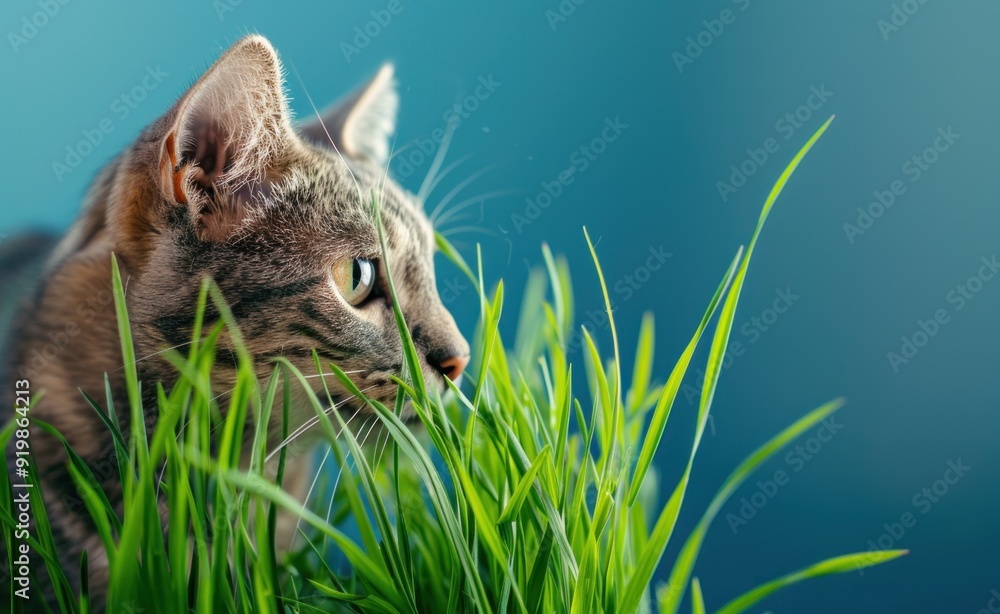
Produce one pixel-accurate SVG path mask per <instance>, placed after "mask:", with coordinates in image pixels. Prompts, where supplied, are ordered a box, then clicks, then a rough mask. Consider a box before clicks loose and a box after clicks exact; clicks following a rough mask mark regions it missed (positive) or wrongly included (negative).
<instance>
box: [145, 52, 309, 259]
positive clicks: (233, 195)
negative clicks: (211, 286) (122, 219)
mask: <svg viewBox="0 0 1000 614" xmlns="http://www.w3.org/2000/svg"><path fill="white" fill-rule="evenodd" d="M294 139H295V135H294V130H293V128H292V126H291V119H290V116H289V112H288V105H287V102H286V100H285V94H284V91H283V86H282V72H281V63H280V62H279V60H278V55H277V53H275V51H274V48H273V47H272V46H271V44H270V43H269V42H268V41H267V39H265V38H263V37H261V36H248V37H246V38H244V39H242V40H240V41H239V42H237V43H236V44H235V45H233V47H232V48H230V49H229V51H227V52H226V53H225V54H224V55H223V56H222V57H221V58H219V60H218V61H216V62H215V64H214V65H212V67H211V68H210V69H209V70H208V72H206V73H205V74H204V75H203V76H202V77H201V79H199V80H198V81H197V82H196V83H195V84H194V85H193V86H192V87H191V89H190V90H188V92H187V93H186V94H185V95H184V97H183V98H182V99H181V100H180V102H179V103H178V106H177V107H176V114H175V116H174V118H173V120H172V122H171V126H170V129H169V131H168V132H167V134H166V135H165V136H164V137H163V141H162V145H161V152H160V164H159V175H160V182H161V188H162V190H163V192H164V195H165V196H167V197H168V198H169V199H171V200H173V201H174V202H176V203H179V204H186V205H188V207H189V209H190V211H191V217H192V220H193V222H194V223H195V224H197V226H198V232H199V234H200V235H201V236H202V237H203V238H206V239H211V240H223V239H225V238H227V237H228V236H229V235H230V234H231V232H232V230H233V229H234V228H235V227H236V226H237V225H238V224H239V223H240V221H241V220H242V218H243V215H244V209H245V206H246V205H247V204H248V203H249V202H250V201H251V200H252V199H253V198H254V197H255V196H256V195H257V194H258V193H260V192H262V191H266V190H267V188H268V184H269V177H270V176H271V175H272V174H273V173H274V172H275V168H276V167H277V166H278V165H280V162H281V160H282V156H283V154H284V153H285V152H286V151H288V148H289V146H290V143H291V142H292V141H293V140H294Z"/></svg>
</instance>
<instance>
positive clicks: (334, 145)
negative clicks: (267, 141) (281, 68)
mask: <svg viewBox="0 0 1000 614" xmlns="http://www.w3.org/2000/svg"><path fill="white" fill-rule="evenodd" d="M289 65H291V67H292V72H293V73H295V78H296V79H298V81H299V85H301V86H302V91H303V92H305V95H306V100H308V101H309V106H311V107H312V110H313V113H315V114H316V119H318V120H319V125H320V126H322V127H323V132H324V133H326V138H327V139H328V140H329V141H330V146H331V147H333V150H334V151H335V152H337V155H338V156H340V160H341V162H343V163H344V166H345V167H347V172H348V173H350V175H351V180H353V181H354V189H355V190H356V191H357V194H358V200H360V201H361V202H364V197H363V196H362V194H361V186H360V185H358V178H357V177H355V176H354V171H353V170H351V165H350V164H348V163H347V159H346V158H344V155H343V154H342V153H340V149H339V148H338V147H337V144H336V143H334V142H333V137H332V136H330V131H329V130H328V129H327V127H326V123H324V122H323V115H322V114H321V113H320V112H319V109H317V108H316V103H314V102H313V99H312V96H310V95H309V90H308V88H306V84H305V83H304V82H303V81H302V77H301V76H300V75H299V71H298V69H297V68H295V64H294V63H293V62H289Z"/></svg>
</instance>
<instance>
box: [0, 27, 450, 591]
mask: <svg viewBox="0 0 1000 614" xmlns="http://www.w3.org/2000/svg"><path fill="white" fill-rule="evenodd" d="M395 88H396V86H395V81H394V77H393V70H392V67H391V65H385V66H383V67H382V68H381V69H380V70H379V71H378V73H377V74H376V76H375V77H374V78H373V79H372V80H371V81H370V82H368V83H367V84H365V85H364V86H362V87H360V88H359V89H357V90H356V91H354V92H353V93H352V94H350V95H348V96H346V97H345V98H344V99H342V100H341V101H340V102H338V103H335V104H334V105H332V106H331V107H330V108H329V109H328V110H326V111H324V112H322V113H318V114H317V117H316V118H315V119H313V120H311V121H306V122H303V123H301V124H299V125H294V124H293V122H292V117H291V114H290V110H289V108H288V103H287V99H286V96H285V93H284V89H283V69H282V66H281V63H280V61H279V58H278V55H277V53H276V52H275V50H274V48H273V47H272V45H271V44H270V42H269V41H268V40H267V39H265V38H264V37H262V36H259V35H251V36H247V37H246V38H243V39H241V40H239V41H238V42H237V43H235V44H234V45H233V46H232V47H231V48H230V49H229V50H228V51H226V52H225V53H224V54H223V55H222V56H221V57H220V58H219V59H218V60H217V61H216V62H215V64H213V65H212V66H211V68H209V69H208V71H207V72H205V73H204V75H202V76H201V78H200V79H199V80H198V81H197V82H195V84H194V85H193V86H192V87H191V88H190V89H189V90H188V91H187V92H186V93H185V94H184V95H183V96H181V97H180V98H179V100H178V101H177V102H176V103H175V104H174V105H173V106H172V107H171V108H170V109H169V110H168V111H167V112H166V113H165V114H164V115H163V116H161V117H160V118H159V119H157V120H156V121H154V122H153V123H152V124H150V125H149V126H148V127H147V128H145V129H144V130H143V131H142V133H141V134H140V135H139V137H138V138H137V139H136V140H135V141H134V142H133V143H132V144H131V145H130V146H128V147H127V148H126V149H125V150H124V151H123V152H121V153H120V154H119V155H118V156H117V157H116V158H114V159H113V160H112V161H111V162H110V163H109V164H108V165H107V166H106V167H105V168H104V169H103V170H101V171H100V173H99V174H98V175H97V177H96V179H95V180H94V182H93V184H92V185H91V187H90V189H89V191H88V192H87V194H86V197H85V200H86V202H85V208H84V210H83V212H82V213H81V215H80V217H79V219H77V220H76V222H75V223H74V224H73V225H72V227H71V228H70V230H69V231H68V232H67V233H66V234H65V236H63V237H62V238H61V239H58V241H55V240H52V241H49V242H50V243H51V244H52V248H51V250H50V252H49V254H48V257H47V260H46V261H45V263H44V265H43V266H41V267H40V269H39V270H40V272H37V271H36V272H35V273H34V275H35V277H34V279H35V280H36V282H35V284H34V285H35V287H34V289H33V290H32V292H31V294H30V296H29V297H28V299H27V300H26V301H25V303H24V304H23V306H22V307H21V309H20V311H19V312H18V313H17V315H16V316H15V317H14V322H13V324H12V326H11V329H10V332H9V334H8V338H7V347H6V349H5V362H6V367H5V376H4V379H3V380H2V381H3V382H4V384H5V385H4V394H5V395H7V398H5V399H4V406H5V407H8V408H12V407H13V406H14V402H13V396H12V395H13V390H14V382H15V381H18V380H28V381H29V382H30V388H31V391H32V393H34V394H37V393H41V392H43V391H44V396H43V397H42V398H41V399H40V401H39V402H38V403H37V405H36V406H35V407H33V408H32V409H31V413H30V415H31V416H33V417H34V418H38V419H42V420H45V421H47V422H49V423H51V424H52V425H54V426H55V427H56V428H57V429H59V430H60V431H61V432H62V434H63V435H64V436H65V437H66V439H67V440H68V441H69V443H70V445H71V446H72V447H73V448H74V450H75V451H76V453H77V454H79V455H80V456H81V457H82V458H83V459H84V460H85V461H87V462H88V463H89V464H91V465H92V467H93V468H94V473H95V475H97V476H98V478H99V479H100V480H101V481H102V487H103V488H104V490H105V492H106V493H107V494H108V496H109V498H110V499H111V501H112V502H113V503H114V504H116V505H120V502H121V485H120V483H119V482H118V475H117V470H116V469H114V467H115V465H114V462H113V454H114V444H113V441H112V438H111V434H110V432H109V430H108V429H107V428H106V427H105V426H104V425H103V424H102V423H101V421H100V419H99V417H98V416H97V414H96V412H95V411H94V410H93V408H91V407H89V406H88V404H87V402H86V400H85V399H84V397H83V395H81V394H80V391H79V390H78V389H80V390H83V391H84V392H86V393H87V394H89V395H90V396H91V397H92V398H95V399H104V398H105V393H104V388H105V384H104V374H105V373H107V374H108V377H109V378H110V385H111V396H112V398H113V401H114V403H115V406H116V407H120V408H125V407H128V398H127V393H126V390H125V385H124V381H123V371H122V369H121V367H122V354H121V350H120V345H119V344H120V342H119V335H118V332H117V328H116V327H117V321H116V317H115V312H114V302H113V299H112V294H111V258H112V254H114V256H115V257H116V258H117V261H118V265H119V267H120V270H121V274H122V279H123V280H125V286H126V293H125V294H126V304H127V307H128V312H129V317H130V319H131V324H132V334H133V340H134V344H135V350H136V356H138V357H140V359H139V360H138V361H137V363H136V367H137V369H138V373H139V377H140V380H141V381H142V382H143V383H144V385H143V388H142V390H143V396H144V399H143V402H144V408H145V409H146V420H147V431H148V430H149V429H151V428H152V427H153V423H154V421H155V413H156V412H155V407H156V399H155V384H156V383H157V382H162V383H163V384H164V386H165V387H167V388H168V389H169V386H170V383H171V380H172V378H174V377H175V373H176V371H175V370H174V369H173V368H172V367H171V366H170V365H169V364H168V363H167V362H166V361H165V360H164V359H163V358H162V354H158V353H159V352H161V351H162V350H164V349H165V348H170V347H177V346H181V347H183V345H182V344H184V343H185V342H187V341H189V340H190V336H191V331H192V325H193V318H194V311H195V305H196V299H197V294H198V291H199V287H200V285H201V283H202V280H203V278H205V277H210V278H211V279H213V280H214V282H215V283H216V284H218V287H219V288H220V289H221V291H222V294H223V296H224V297H225V299H226V301H227V302H228V304H229V306H230V307H231V309H232V312H233V314H234V316H235V318H236V320H237V322H238V324H239V326H240V331H241V334H242V336H243V338H244V341H245V343H246V346H247V349H248V350H249V352H250V353H251V355H252V356H253V358H254V363H255V365H256V368H257V370H258V375H259V376H260V377H262V378H263V377H266V376H267V375H269V374H270V372H271V370H272V369H273V363H272V362H271V359H272V358H274V357H277V356H284V357H285V358H287V359H288V360H290V361H291V362H292V363H293V364H295V365H296V366H297V367H298V368H299V369H300V370H302V371H303V372H309V371H312V372H315V366H314V363H313V359H312V352H313V350H314V349H315V350H316V351H317V352H318V353H319V355H320V356H321V357H322V358H323V359H324V360H329V361H331V362H334V363H335V364H337V365H338V366H339V367H341V368H342V369H343V370H345V371H346V372H348V373H353V375H351V377H352V379H353V380H354V382H355V383H356V384H357V386H358V387H359V388H361V389H362V390H364V391H365V394H367V395H368V396H370V397H372V398H374V399H378V400H380V401H382V402H384V403H386V404H387V405H389V406H391V405H392V404H393V402H394V400H395V396H396V388H397V387H396V385H395V384H394V382H393V381H392V380H391V379H390V376H391V375H398V374H399V373H400V371H401V368H402V364H403V352H402V344H401V340H400V335H399V333H398V330H397V327H396V323H395V320H394V317H393V310H392V299H391V297H390V292H389V288H388V286H387V278H386V269H385V266H386V260H387V258H386V255H385V254H383V253H382V250H381V248H380V243H379V237H378V232H377V226H376V219H375V217H374V216H375V214H374V211H373V208H372V206H371V198H372V194H376V195H377V196H378V198H379V202H380V211H381V218H382V222H383V225H384V230H385V240H386V245H387V251H388V254H387V256H388V260H389V261H390V262H391V265H392V274H393V282H394V287H395V291H396V294H395V296H396V300H397V301H398V304H399V306H400V308H401V309H402V312H403V314H404V316H405V318H406V320H407V323H408V325H409V327H410V330H411V335H412V338H413V341H414V343H415V345H416V347H417V348H418V350H419V353H420V355H421V361H422V371H423V375H424V377H425V378H426V379H427V381H428V382H429V383H431V384H433V385H435V386H436V387H437V388H438V389H443V388H444V386H445V383H446V382H445V378H451V379H456V378H458V376H459V375H460V374H461V373H462V370H463V369H464V368H465V366H466V365H467V363H468V360H469V345H468V343H467V342H466V340H465V338H464V337H463V336H462V334H461V332H460V331H459V329H458V327H457V326H456V324H455V320H454V319H453V317H452V315H451V314H450V313H449V312H448V310H447V309H446V308H445V307H444V305H443V303H442V301H441V299H440V297H439V296H438V294H437V291H436V284H435V277H434V264H433V255H434V251H435V237H434V232H433V229H432V227H431V224H430V222H429V221H428V219H427V217H426V216H425V214H424V213H423V211H422V204H421V203H419V202H418V201H417V198H416V197H415V196H414V195H412V194H411V193H409V192H407V191H405V190H404V189H403V188H401V187H400V186H399V185H398V184H397V183H395V182H394V181H393V180H392V179H391V178H387V177H386V169H387V165H388V158H389V154H390V141H389V138H390V136H391V134H392V133H393V131H394V130H395V124H396V113H397V109H398V103H399V98H398V94H397V92H396V89H395ZM44 241H45V240H44V239H41V240H39V241H35V242H34V243H33V244H34V245H39V244H42V242H44ZM0 259H3V258H2V257H0ZM8 260H9V262H6V263H4V264H5V266H4V267H3V270H5V271H6V270H9V271H11V273H10V275H9V276H8V277H9V279H8V278H7V277H5V278H3V279H2V281H4V282H5V283H7V282H8V281H10V283H13V279H14V277H15V276H16V274H18V273H23V271H28V273H25V274H22V275H20V277H21V278H24V277H25V275H27V276H28V277H32V273H31V271H32V269H31V267H30V266H27V265H25V266H16V267H15V266H14V264H16V263H17V262H18V261H16V260H15V259H13V258H8ZM8 265H10V266H8ZM230 358H231V355H230ZM235 374H236V370H235V365H234V361H233V360H228V361H227V360H226V355H225V353H224V352H220V360H219V363H218V365H217V366H216V369H215V371H214V377H215V381H214V382H213V383H214V384H215V385H216V386H217V388H218V390H219V391H220V392H224V391H226V390H230V389H232V387H233V381H234V378H235ZM334 380H335V378H328V379H327V384H328V385H330V386H331V390H332V392H333V394H334V396H335V398H336V399H338V400H344V401H348V400H349V399H350V396H349V395H348V394H347V392H346V391H345V389H344V388H343V387H342V386H340V385H339V384H338V383H337V382H335V381H334ZM310 381H311V382H315V384H314V385H315V389H316V391H317V392H321V391H322V390H323V388H322V382H320V381H319V380H318V379H313V380H310ZM299 405H301V407H296V408H295V411H294V415H293V416H292V418H291V422H292V424H291V428H292V429H294V428H296V427H297V426H299V425H303V424H305V423H306V420H307V419H308V418H310V417H312V416H314V412H313V410H312V409H311V408H310V407H309V406H308V405H307V404H305V403H300V404H299ZM359 405H360V402H355V403H353V404H352V403H347V404H346V405H345V408H344V410H343V411H347V410H348V409H349V410H350V412H352V413H353V412H354V411H355V410H357V409H358V407H359ZM220 406H222V407H225V403H220ZM151 408H152V409H151ZM9 411H10V410H7V412H8V415H7V416H4V421H6V419H8V418H9V417H10V416H9ZM361 411H362V412H365V411H367V410H365V409H361ZM275 413H276V414H280V412H275ZM118 416H119V418H120V420H121V421H122V431H123V432H124V433H128V432H129V426H128V420H127V418H128V414H127V412H123V411H119V412H118ZM411 417H412V416H411ZM279 419H280V418H278V417H276V418H275V419H274V420H273V421H272V422H273V424H270V425H269V435H270V439H271V441H270V442H269V444H270V446H271V447H273V446H274V445H276V444H277V443H278V442H280V433H281V431H280V424H278V422H277V421H278V420H279ZM372 420H373V421H374V418H372ZM311 430H312V431H314V432H313V433H310V432H307V433H305V434H304V435H303V437H301V438H300V439H299V441H298V442H297V443H301V442H317V441H318V438H319V434H320V432H321V431H320V429H318V428H314V429H311ZM249 432H252V429H249ZM30 442H31V446H32V450H33V452H34V462H35V463H36V465H37V467H38V469H39V471H40V473H41V481H42V488H43V494H44V499H45V504H46V510H47V512H48V514H49V516H50V518H51V521H52V526H53V530H54V532H55V535H56V538H57V540H58V548H59V551H60V554H61V556H62V563H63V567H64V569H65V570H66V572H67V574H68V575H69V576H70V578H71V581H72V583H73V584H74V586H75V587H78V586H79V585H80V584H79V583H80V578H79V577H78V575H79V559H80V554H81V552H82V551H83V550H86V551H87V553H88V556H89V584H90V587H91V593H92V596H93V598H94V599H95V602H96V603H98V604H99V603H101V599H102V598H103V595H104V594H105V591H106V588H107V580H108V567H107V557H106V553H105V552H104V550H103V547H102V545H101V542H100V540H99V539H98V537H97V535H96V532H95V530H94V528H93V526H92V524H91V523H90V521H89V517H88V514H87V511H86V508H85V507H84V506H83V505H82V504H79V499H78V498H77V495H76V488H75V487H74V485H73V481H72V479H71V477H70V474H69V472H68V471H67V469H66V462H67V459H66V455H65V452H64V451H63V447H62V446H61V445H60V444H59V442H58V441H57V440H56V439H55V438H53V437H52V436H50V435H47V434H45V433H43V432H42V431H40V430H39V429H37V428H32V429H31V432H30ZM291 456H293V457H294V460H292V461H290V462H292V463H295V465H290V466H289V467H288V469H287V471H286V476H288V478H287V479H286V482H285V487H286V488H287V489H289V490H291V491H293V492H294V493H296V494H297V495H298V496H299V497H300V498H301V497H302V496H303V494H304V488H303V485H304V484H305V483H306V482H307V481H308V478H309V477H311V475H309V473H310V471H309V463H310V456H311V455H309V454H307V453H304V452H303V451H302V450H299V451H298V452H297V453H296V454H294V455H291ZM11 459H12V456H11V452H10V451H8V465H9V466H11V462H12V461H11ZM109 459H110V460H109ZM286 539H287V536H286ZM286 543H287V541H286ZM36 560H37V559H36Z"/></svg>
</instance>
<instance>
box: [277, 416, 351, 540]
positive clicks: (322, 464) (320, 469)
mask: <svg viewBox="0 0 1000 614" xmlns="http://www.w3.org/2000/svg"><path fill="white" fill-rule="evenodd" d="M362 407H364V405H359V406H358V409H357V410H356V411H355V412H354V414H352V415H351V417H350V418H348V419H347V422H345V423H344V426H350V424H351V422H352V421H353V420H354V418H356V417H357V416H358V414H360V413H361V408H362ZM362 428H364V427H362ZM342 432H343V431H342ZM338 437H339V435H338ZM334 445H336V443H333V442H331V443H330V445H329V446H327V448H326V452H325V453H324V454H323V460H322V462H320V464H319V467H317V468H316V475H315V476H313V479H312V483H311V484H310V485H309V490H308V491H307V492H306V496H305V499H304V500H303V501H302V504H303V505H308V504H309V499H310V498H311V497H312V494H313V491H314V490H315V489H316V483H317V482H318V481H319V476H320V475H321V474H322V473H323V469H324V468H325V467H326V463H327V461H328V460H330V453H331V452H332V451H333V446H334ZM329 517H330V513H329V512H327V518H329ZM301 526H302V517H301V516H300V517H299V519H298V520H297V521H296V522H295V535H294V536H293V537H292V544H291V546H293V545H294V543H295V537H297V536H298V534H299V528H300V527H301ZM290 549H291V548H290Z"/></svg>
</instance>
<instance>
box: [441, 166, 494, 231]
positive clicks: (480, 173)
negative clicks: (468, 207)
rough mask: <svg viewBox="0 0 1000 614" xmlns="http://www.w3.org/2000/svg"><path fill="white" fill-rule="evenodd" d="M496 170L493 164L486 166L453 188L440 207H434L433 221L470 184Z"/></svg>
mask: <svg viewBox="0 0 1000 614" xmlns="http://www.w3.org/2000/svg"><path fill="white" fill-rule="evenodd" d="M494 168H496V165H493V164H491V165H489V166H484V167H483V168H481V169H479V170H478V171H476V172H474V173H472V174H471V175H469V176H468V177H466V178H465V179H463V180H462V181H460V182H459V183H458V185H456V186H455V187H454V188H452V190H451V192H448V194H447V195H445V197H444V198H443V199H441V202H439V203H438V205H437V206H436V207H434V212H433V213H431V221H432V222H433V221H434V220H436V219H437V214H438V213H439V212H441V211H444V209H445V207H447V206H448V203H450V202H451V201H452V199H453V198H455V197H456V196H458V194H459V192H461V191H462V190H464V189H465V188H466V187H468V186H469V184H470V183H472V182H473V181H475V180H476V179H479V178H480V177H482V176H483V175H485V174H486V173H488V172H489V171H491V170H493V169H494Z"/></svg>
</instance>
